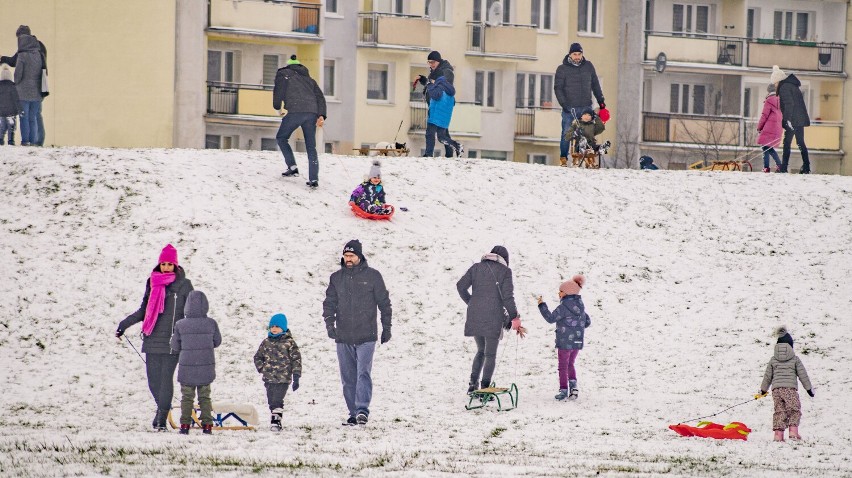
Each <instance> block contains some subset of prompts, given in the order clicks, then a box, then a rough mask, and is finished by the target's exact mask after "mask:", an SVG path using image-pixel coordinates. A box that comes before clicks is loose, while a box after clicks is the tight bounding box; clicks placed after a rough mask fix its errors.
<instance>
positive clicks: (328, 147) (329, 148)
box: [324, 141, 337, 154]
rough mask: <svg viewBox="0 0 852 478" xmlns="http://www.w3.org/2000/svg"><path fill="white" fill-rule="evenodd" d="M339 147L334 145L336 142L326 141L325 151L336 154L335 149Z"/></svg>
mask: <svg viewBox="0 0 852 478" xmlns="http://www.w3.org/2000/svg"><path fill="white" fill-rule="evenodd" d="M335 149H337V148H336V147H335V145H334V142H332V141H329V142H326V143H325V146H324V152H326V153H328V154H334V150H335Z"/></svg>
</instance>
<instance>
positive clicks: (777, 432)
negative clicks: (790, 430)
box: [775, 430, 784, 441]
mask: <svg viewBox="0 0 852 478" xmlns="http://www.w3.org/2000/svg"><path fill="white" fill-rule="evenodd" d="M775 441H784V430H775Z"/></svg>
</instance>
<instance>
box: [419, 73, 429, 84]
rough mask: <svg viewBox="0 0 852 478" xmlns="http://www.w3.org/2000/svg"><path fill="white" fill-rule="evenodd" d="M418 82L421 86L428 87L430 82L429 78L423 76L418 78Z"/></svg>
mask: <svg viewBox="0 0 852 478" xmlns="http://www.w3.org/2000/svg"><path fill="white" fill-rule="evenodd" d="M417 81H419V82H420V84H421V85H423V86H426V83H427V82H429V78H426V77H425V76H423V75H420V76H418V77H417Z"/></svg>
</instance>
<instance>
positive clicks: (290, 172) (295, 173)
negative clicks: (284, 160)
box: [281, 167, 299, 178]
mask: <svg viewBox="0 0 852 478" xmlns="http://www.w3.org/2000/svg"><path fill="white" fill-rule="evenodd" d="M281 175H282V176H284V177H285V178H290V177H294V178H296V177H299V168H297V167H292V168H288V169H287V171H284V172H283V173H281Z"/></svg>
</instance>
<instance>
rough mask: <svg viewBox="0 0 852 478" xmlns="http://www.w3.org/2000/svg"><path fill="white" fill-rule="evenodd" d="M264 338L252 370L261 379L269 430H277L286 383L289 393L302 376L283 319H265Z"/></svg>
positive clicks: (298, 355) (299, 360) (299, 359)
mask: <svg viewBox="0 0 852 478" xmlns="http://www.w3.org/2000/svg"><path fill="white" fill-rule="evenodd" d="M267 330H268V332H267V336H266V338H265V339H263V342H261V343H260V347H258V349H257V352H255V354H254V367H255V368H256V369H257V371H258V372H260V374H261V375H262V376H263V386H264V387H265V388H266V402H267V403H268V404H269V412H270V414H271V415H272V417H271V418H270V424H269V428H270V429H271V430H272V431H281V420H282V417H283V415H284V396H285V395H287V389H288V388H290V383H292V384H293V391H294V392H295V391H296V390H298V389H299V378H300V377H301V376H302V354H301V353H300V352H299V346H298V345H296V341H295V340H293V335H292V334H291V333H290V328H289V327H288V326H287V316H286V315H284V314H275V315H273V316H272V318H270V319H269V327H268V328H267Z"/></svg>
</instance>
